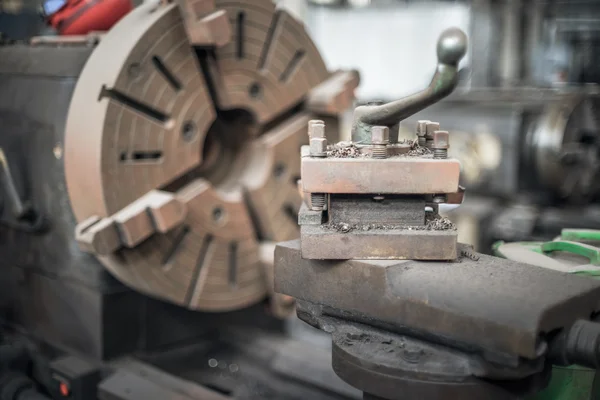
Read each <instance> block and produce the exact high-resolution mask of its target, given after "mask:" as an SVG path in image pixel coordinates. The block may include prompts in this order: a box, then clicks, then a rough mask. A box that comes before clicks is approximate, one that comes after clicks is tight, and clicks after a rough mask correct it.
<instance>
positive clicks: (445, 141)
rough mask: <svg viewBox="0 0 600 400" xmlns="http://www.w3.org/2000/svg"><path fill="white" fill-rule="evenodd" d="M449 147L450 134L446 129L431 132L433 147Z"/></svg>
mask: <svg viewBox="0 0 600 400" xmlns="http://www.w3.org/2000/svg"><path fill="white" fill-rule="evenodd" d="M449 147H450V134H449V133H448V131H435V132H433V148H434V149H447V148H449Z"/></svg>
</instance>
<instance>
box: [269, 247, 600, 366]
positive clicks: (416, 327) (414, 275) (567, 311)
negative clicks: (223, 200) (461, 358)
mask: <svg viewBox="0 0 600 400" xmlns="http://www.w3.org/2000/svg"><path fill="white" fill-rule="evenodd" d="M459 260H460V262H437V263H436V262H419V261H375V260H373V261H366V260H365V261H360V260H352V261H340V262H331V261H316V260H305V259H303V258H302V257H301V250H300V244H299V241H293V242H286V243H283V244H279V245H278V247H277V249H276V250H275V262H276V265H277V270H276V272H275V291H277V292H279V293H285V294H288V295H290V296H293V297H296V298H298V299H302V300H305V301H308V302H313V303H315V304H319V305H320V306H315V307H314V309H312V310H311V311H310V312H314V313H315V314H325V315H333V316H336V315H338V316H343V317H344V318H346V319H351V320H355V321H358V322H360V321H365V320H368V321H369V324H370V325H375V326H381V327H383V328H386V329H390V330H392V331H396V332H407V331H408V332H413V333H417V332H418V333H419V334H420V335H424V336H426V337H427V336H428V337H429V338H431V339H432V340H434V341H442V342H445V343H448V342H450V343H455V344H456V345H458V346H459V347H460V345H462V346H466V347H467V348H471V349H478V350H479V351H484V352H485V354H487V355H489V354H493V353H496V354H505V355H512V356H513V357H514V356H521V357H525V358H529V359H534V358H536V357H538V356H539V351H540V348H539V346H540V334H542V333H543V332H550V331H552V330H554V329H558V328H560V327H563V326H565V325H568V324H570V323H572V321H574V320H575V319H577V318H587V317H588V316H589V315H591V313H592V312H594V311H598V310H600V302H598V298H599V297H598V296H600V282H597V281H593V280H590V279H584V278H580V277H577V276H572V275H565V274H560V273H557V272H555V271H548V270H544V269H541V268H531V267H528V266H526V265H524V264H520V263H517V262H512V261H510V262H509V261H506V260H501V259H497V258H493V257H489V256H485V255H480V258H479V260H478V261H474V260H471V259H469V258H459ZM534 282H535V285H534V284H533V283H534ZM332 288H335V290H332ZM549 288H551V290H550V289H549ZM348 293H352V296H349V295H348ZM524 304H526V305H527V307H523V305H524ZM398 310H402V312H400V313H399V312H398ZM515 310H520V312H518V313H515ZM303 319H305V320H309V323H310V319H311V316H310V314H306V313H305V314H304V315H303Z"/></svg>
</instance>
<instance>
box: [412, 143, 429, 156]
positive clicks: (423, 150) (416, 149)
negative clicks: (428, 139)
mask: <svg viewBox="0 0 600 400" xmlns="http://www.w3.org/2000/svg"><path fill="white" fill-rule="evenodd" d="M428 154H432V153H431V150H430V149H428V148H427V147H421V146H419V141H418V140H414V141H413V142H412V144H411V146H410V150H409V151H408V153H406V155H407V156H409V157H420V156H426V155H428Z"/></svg>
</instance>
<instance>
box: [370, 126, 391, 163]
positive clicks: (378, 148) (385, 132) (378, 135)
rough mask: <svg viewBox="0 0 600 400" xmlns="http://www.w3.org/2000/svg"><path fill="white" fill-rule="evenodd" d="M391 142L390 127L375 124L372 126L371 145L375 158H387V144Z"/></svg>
mask: <svg viewBox="0 0 600 400" xmlns="http://www.w3.org/2000/svg"><path fill="white" fill-rule="evenodd" d="M389 143H390V128H388V127H387V126H374V127H372V128H371V145H372V147H373V148H372V157H373V158H387V157H388V149H387V145H388V144H389Z"/></svg>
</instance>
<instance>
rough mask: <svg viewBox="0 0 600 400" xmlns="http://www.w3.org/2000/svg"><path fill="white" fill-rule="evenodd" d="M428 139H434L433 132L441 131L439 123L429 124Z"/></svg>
mask: <svg viewBox="0 0 600 400" xmlns="http://www.w3.org/2000/svg"><path fill="white" fill-rule="evenodd" d="M426 129H427V135H426V136H427V139H430V140H431V139H433V132H435V131H439V130H440V124H439V123H438V122H427V124H426Z"/></svg>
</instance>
